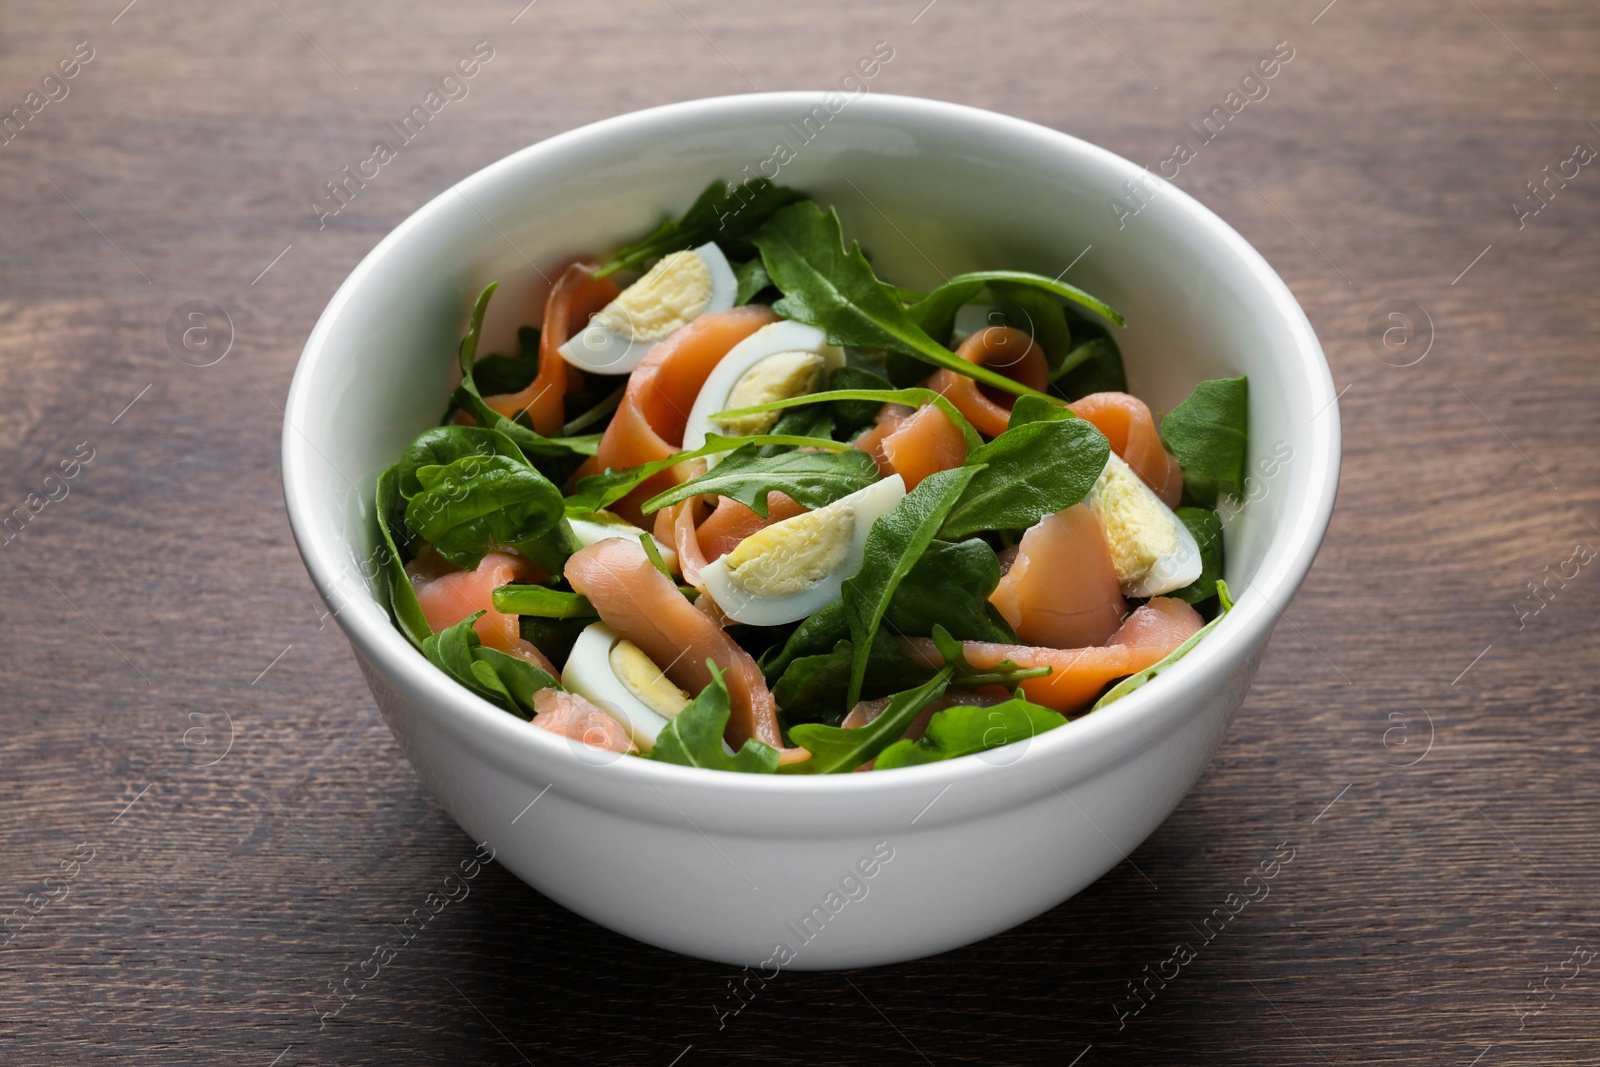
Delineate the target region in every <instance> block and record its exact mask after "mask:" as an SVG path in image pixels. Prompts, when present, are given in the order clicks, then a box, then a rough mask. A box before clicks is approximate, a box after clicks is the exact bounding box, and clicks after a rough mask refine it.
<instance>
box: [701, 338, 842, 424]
mask: <svg viewBox="0 0 1600 1067" xmlns="http://www.w3.org/2000/svg"><path fill="white" fill-rule="evenodd" d="M842 366H844V351H843V350H842V349H840V348H838V347H836V346H834V345H830V344H829V343H828V335H827V334H825V333H823V332H822V331H821V330H819V329H817V328H816V327H815V326H807V325H806V324H805V323H803V322H788V321H784V322H774V323H769V324H768V325H766V326H763V327H761V329H759V330H757V331H756V332H755V333H753V334H751V335H750V336H749V337H746V338H745V339H744V340H743V341H740V342H739V343H738V344H736V345H734V346H733V347H732V348H731V349H729V350H728V354H727V355H725V356H723V357H722V359H721V360H720V361H719V362H718V363H717V365H716V368H715V369H713V370H712V372H711V374H710V375H709V376H707V378H706V383H705V385H703V386H701V387H700V393H699V395H698V396H696V397H695V401H694V406H693V407H691V408H690V409H689V421H688V423H687V425H686V427H685V429H684V433H683V447H684V448H686V449H689V448H699V447H700V446H701V445H703V444H705V443H706V434H708V433H720V434H727V435H728V436H730V437H745V436H750V435H754V434H762V433H766V432H767V431H768V430H771V429H772V426H773V424H774V423H776V422H777V421H778V416H779V415H781V414H782V412H779V411H766V412H762V413H761V414H758V415H741V416H738V417H736V418H732V419H713V418H712V417H711V416H713V415H715V414H716V413H717V412H719V411H732V410H734V409H736V408H751V407H756V406H758V405H761V404H770V403H773V402H774V401H777V400H787V399H789V398H790V397H794V396H803V395H805V394H806V393H815V392H817V391H818V390H820V389H826V388H827V385H828V375H829V374H831V373H832V372H833V371H834V370H835V369H836V368H838V367H842Z"/></svg>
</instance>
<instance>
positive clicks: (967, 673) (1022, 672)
mask: <svg viewBox="0 0 1600 1067" xmlns="http://www.w3.org/2000/svg"><path fill="white" fill-rule="evenodd" d="M933 647H934V648H936V649H938V650H939V658H941V659H943V660H944V662H945V664H946V665H947V666H949V667H951V668H952V669H954V670H955V672H956V673H955V675H954V679H955V682H956V684H957V685H959V686H960V687H961V688H963V689H982V688H983V687H984V686H987V685H998V686H1003V687H1005V688H1006V689H1015V688H1016V687H1017V686H1018V685H1019V684H1020V683H1022V682H1025V681H1027V680H1028V679H1029V678H1043V677H1045V676H1046V675H1048V674H1049V673H1050V672H1051V670H1052V669H1053V668H1051V667H1019V666H1018V665H1017V664H1016V663H1015V662H1013V661H1012V660H1009V659H1007V660H1001V661H1000V662H999V663H996V664H995V665H994V666H993V667H974V666H973V665H972V664H971V663H969V662H968V661H967V650H966V646H964V645H963V644H962V643H961V642H960V641H957V640H956V639H955V638H954V637H952V636H950V631H948V630H946V629H945V628H944V627H943V626H935V627H934V628H933Z"/></svg>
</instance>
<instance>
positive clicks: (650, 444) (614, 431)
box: [541, 304, 778, 525]
mask: <svg viewBox="0 0 1600 1067" xmlns="http://www.w3.org/2000/svg"><path fill="white" fill-rule="evenodd" d="M777 321H778V316H777V315H776V314H774V313H773V311H772V309H771V308H768V307H763V306H761V305H759V304H752V305H746V306H744V307H736V308H732V309H730V310H728V311H718V312H713V313H711V314H709V315H701V316H700V317H699V318H697V319H695V320H694V321H693V322H691V323H690V324H689V325H687V326H685V327H684V328H683V329H681V330H679V331H678V332H677V333H674V334H672V335H671V336H670V337H668V338H667V339H666V340H664V341H661V342H660V343H658V344H657V345H655V347H653V348H651V349H650V351H649V352H647V353H646V354H645V357H644V359H642V360H640V361H639V366H638V367H636V368H635V369H634V371H633V373H632V374H631V375H629V377H628V386H627V389H626V390H625V391H624V392H623V394H622V402H621V403H620V404H618V405H617V411H616V414H615V415H613V416H612V417H611V424H610V425H609V426H607V427H606V432H605V434H604V435H603V436H602V437H601V439H600V447H599V449H598V450H597V451H596V453H595V456H594V462H593V464H592V465H591V466H590V467H589V469H590V470H591V471H604V470H606V469H607V468H616V469H619V470H620V469H622V468H624V467H637V466H639V465H640V464H641V463H652V462H655V461H656V460H662V459H666V458H667V457H668V456H670V455H672V454H673V453H674V452H677V451H678V450H679V449H680V448H681V447H682V444H683V430H684V426H685V424H686V423H687V422H688V421H689V409H690V408H692V407H693V406H694V401H695V397H697V396H698V395H699V394H700V387H701V386H703V385H705V383H706V378H707V377H708V376H709V375H710V374H711V371H712V370H713V369H714V368H715V367H716V365H717V364H718V363H719V362H721V360H722V357H723V356H725V355H727V354H728V350H729V349H731V348H732V347H733V346H734V345H736V344H738V343H739V342H740V341H743V340H744V339H745V338H746V337H749V336H750V335H751V334H753V333H755V332H756V331H757V330H759V329H760V328H761V327H763V326H766V325H768V324H769V323H773V322H777ZM541 343H542V339H541ZM557 358H559V357H557ZM680 466H681V465H680ZM688 477H689V475H688V472H686V471H683V470H680V469H679V468H672V469H670V470H665V471H662V472H661V473H660V474H657V475H656V476H655V477H653V478H651V479H650V480H649V481H647V482H645V483H644V484H643V485H642V486H640V487H639V488H638V489H636V490H634V491H633V492H632V493H630V494H629V495H628V496H626V497H624V498H623V499H622V500H620V501H618V502H617V503H616V504H614V505H612V510H613V511H615V512H617V514H619V515H621V516H622V517H624V518H626V519H627V520H628V521H630V522H632V523H635V524H638V525H643V519H644V516H643V514H642V513H641V512H640V511H639V505H640V504H642V503H644V501H646V500H648V499H650V498H651V497H652V496H655V495H656V494H657V493H660V492H664V491H665V490H667V489H670V488H672V487H673V486H674V485H677V484H679V483H680V482H683V481H686V480H687V479H688Z"/></svg>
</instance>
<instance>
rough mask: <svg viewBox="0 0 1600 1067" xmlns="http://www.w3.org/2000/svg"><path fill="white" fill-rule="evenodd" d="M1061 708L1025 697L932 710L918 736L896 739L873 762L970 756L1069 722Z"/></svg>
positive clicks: (877, 766)
mask: <svg viewBox="0 0 1600 1067" xmlns="http://www.w3.org/2000/svg"><path fill="white" fill-rule="evenodd" d="M1066 722H1067V717H1066V716H1065V715H1063V714H1061V713H1060V712H1059V711H1051V710H1050V709H1049V708H1043V707H1040V706H1039V705H1038V704H1034V703H1031V702H1030V701H1028V700H1025V699H1024V698H1022V697H1016V698H1014V699H1012V700H1008V701H1006V702H1005V703H1004V704H995V705H993V706H991V707H973V706H970V705H965V704H963V705H959V706H956V707H949V708H944V709H942V710H940V711H936V712H934V713H933V717H932V718H931V719H929V720H928V729H927V731H926V732H924V733H923V735H922V737H921V738H920V739H919V740H916V741H912V740H909V739H907V740H901V741H896V742H895V743H894V744H892V745H890V746H889V747H888V748H886V749H884V751H883V754H882V755H881V756H879V757H878V762H876V763H874V764H873V765H872V769H873V770H875V771H887V770H893V769H894V768H896V767H917V766H921V765H922V764H925V763H938V762H939V761H941V760H948V759H955V758H956V757H957V756H970V755H972V754H973V753H975V752H984V751H986V750H988V749H991V748H998V747H1000V746H1001V745H1009V744H1011V743H1013V742H1016V741H1026V740H1027V739H1029V738H1030V737H1035V736H1037V735H1039V734H1042V733H1044V732H1045V731H1047V730H1054V729H1055V728H1056V727H1058V726H1064V725H1066Z"/></svg>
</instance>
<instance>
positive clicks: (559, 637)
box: [517, 615, 594, 670]
mask: <svg viewBox="0 0 1600 1067" xmlns="http://www.w3.org/2000/svg"><path fill="white" fill-rule="evenodd" d="M593 623H594V620H593V619H546V618H541V617H540V616H538V615H523V616H521V617H519V618H518V619H517V632H518V635H519V636H521V638H522V639H523V640H524V641H527V642H529V643H531V644H532V645H533V646H534V647H535V648H537V649H538V650H539V651H540V652H543V653H544V654H545V658H546V659H548V660H549V661H550V662H551V663H552V664H554V665H555V668H556V669H557V670H560V669H562V668H563V667H565V666H566V665H567V657H568V656H570V655H572V646H573V645H575V644H577V641H578V635H579V634H581V633H583V631H584V630H585V629H587V628H588V627H589V626H590V625H592V624H593Z"/></svg>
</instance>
